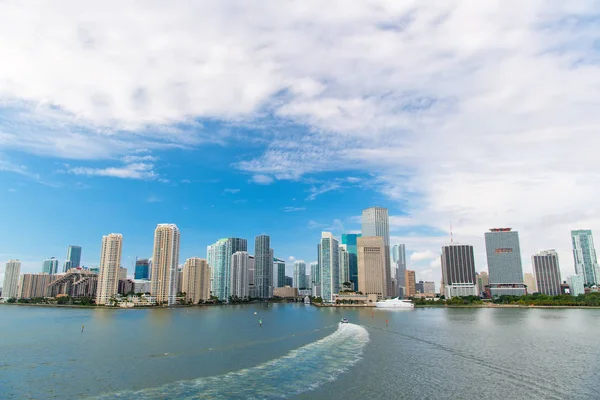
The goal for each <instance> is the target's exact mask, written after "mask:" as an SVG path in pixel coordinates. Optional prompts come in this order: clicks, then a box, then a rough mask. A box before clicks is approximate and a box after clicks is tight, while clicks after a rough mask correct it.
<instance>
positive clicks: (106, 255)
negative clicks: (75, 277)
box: [96, 233, 123, 304]
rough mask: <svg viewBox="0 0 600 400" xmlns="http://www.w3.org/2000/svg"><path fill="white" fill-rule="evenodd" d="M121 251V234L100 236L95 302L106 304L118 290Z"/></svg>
mask: <svg viewBox="0 0 600 400" xmlns="http://www.w3.org/2000/svg"><path fill="white" fill-rule="evenodd" d="M122 251H123V235H121V234H120V233H111V234H110V235H106V236H102V249H101V251H100V276H99V277H98V289H97V291H96V304H106V303H108V302H109V300H110V298H111V297H113V296H114V295H116V294H117V293H118V292H119V267H120V266H121V253H122Z"/></svg>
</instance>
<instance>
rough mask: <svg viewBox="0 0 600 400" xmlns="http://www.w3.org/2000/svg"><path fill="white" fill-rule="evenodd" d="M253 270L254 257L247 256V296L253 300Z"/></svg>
mask: <svg viewBox="0 0 600 400" xmlns="http://www.w3.org/2000/svg"><path fill="white" fill-rule="evenodd" d="M254 270H255V259H254V256H252V255H248V296H249V297H250V298H251V299H253V298H255V297H256V290H255V288H254ZM283 275H284V278H283V279H284V280H285V264H284V274H283Z"/></svg>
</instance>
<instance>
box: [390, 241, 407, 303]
mask: <svg viewBox="0 0 600 400" xmlns="http://www.w3.org/2000/svg"><path fill="white" fill-rule="evenodd" d="M392 261H393V269H394V268H395V278H396V293H395V295H396V296H399V297H404V290H405V287H406V281H405V280H404V271H406V247H405V245H403V244H395V245H394V246H393V247H392Z"/></svg>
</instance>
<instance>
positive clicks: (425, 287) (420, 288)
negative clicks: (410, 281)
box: [415, 281, 435, 297]
mask: <svg viewBox="0 0 600 400" xmlns="http://www.w3.org/2000/svg"><path fill="white" fill-rule="evenodd" d="M415 290H416V292H417V293H420V294H427V295H430V296H429V297H433V295H435V282H428V281H426V282H424V281H419V282H416V283H415Z"/></svg>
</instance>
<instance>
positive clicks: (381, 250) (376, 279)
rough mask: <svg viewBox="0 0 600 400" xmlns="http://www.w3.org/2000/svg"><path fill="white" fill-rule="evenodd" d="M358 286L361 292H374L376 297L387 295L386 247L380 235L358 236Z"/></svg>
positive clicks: (380, 297)
mask: <svg viewBox="0 0 600 400" xmlns="http://www.w3.org/2000/svg"><path fill="white" fill-rule="evenodd" d="M357 247H358V286H359V287H360V291H361V292H362V293H363V294H376V295H377V298H378V299H384V298H386V297H389V290H388V288H389V285H388V282H387V280H388V279H389V276H390V274H389V273H387V274H386V271H385V270H386V268H387V267H386V264H385V262H386V255H385V254H386V249H388V248H389V247H386V245H385V242H384V240H383V237H381V236H363V237H360V238H358V243H357ZM388 272H389V270H388Z"/></svg>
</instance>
